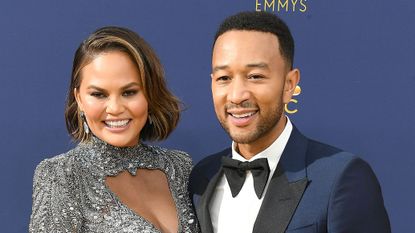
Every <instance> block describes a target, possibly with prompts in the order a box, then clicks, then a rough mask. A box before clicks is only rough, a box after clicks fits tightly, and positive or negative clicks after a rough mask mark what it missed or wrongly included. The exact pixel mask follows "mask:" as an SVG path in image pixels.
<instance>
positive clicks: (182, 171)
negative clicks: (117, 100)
mask: <svg viewBox="0 0 415 233" xmlns="http://www.w3.org/2000/svg"><path fill="white" fill-rule="evenodd" d="M191 166H192V163H191V158H190V157H189V155H187V154H186V153H184V152H181V151H176V150H166V149H164V148H161V147H157V146H149V145H145V144H139V145H138V146H135V147H129V148H119V147H114V146H111V145H109V144H107V143H105V142H103V141H101V140H99V139H97V138H95V137H93V138H92V140H91V142H89V143H80V144H79V145H78V146H77V147H76V148H74V149H73V150H70V151H69V152H67V153H65V154H62V155H58V156H56V157H53V158H51V159H46V160H44V161H42V162H41V163H40V164H39V165H38V167H37V168H36V171H35V175H34V181H33V182H34V183H33V207H32V215H31V219H30V225H29V232H32V233H34V232H47V233H53V232H99V233H104V232H105V233H115V232H117V233H118V232H128V233H132V232H148V233H150V232H151V233H153V232H160V231H159V230H158V229H157V228H156V227H155V226H154V225H152V224H151V223H150V222H148V221H146V220H145V219H144V218H142V217H141V216H139V215H137V214H136V213H135V212H133V211H132V210H131V209H129V208H128V207H127V206H126V205H124V204H123V203H121V201H120V200H119V199H118V198H117V196H116V195H115V194H113V193H112V192H111V191H110V190H109V188H108V187H107V186H106V184H105V177H107V176H114V175H116V174H118V173H119V172H121V171H123V170H128V171H129V172H130V173H131V174H133V175H136V171H137V169H138V168H147V169H160V170H161V171H163V172H164V173H165V174H166V176H167V180H168V183H169V187H170V191H171V193H172V196H173V200H174V202H175V204H176V209H177V213H178V219H179V232H180V233H181V232H189V233H193V232H199V228H198V225H197V221H196V219H195V215H194V212H193V209H192V206H191V203H190V200H189V198H188V192H187V185H188V176H189V173H190V170H191Z"/></svg>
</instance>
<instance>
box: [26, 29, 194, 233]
mask: <svg viewBox="0 0 415 233" xmlns="http://www.w3.org/2000/svg"><path fill="white" fill-rule="evenodd" d="M179 114H180V108H179V101H178V100H177V99H176V97H174V96H173V95H172V94H171V93H170V92H169V91H168V89H167V87H166V83H165V80H164V74H163V70H162V66H161V64H160V61H159V59H158V58H157V56H156V54H155V53H154V51H153V50H152V49H151V48H150V46H149V45H148V44H147V43H146V42H145V41H144V40H143V39H142V38H140V37H139V36H138V35H137V34H136V33H134V32H132V31H130V30H128V29H125V28H119V27H104V28H101V29H99V30H97V31H96V32H94V33H93V34H92V35H91V36H90V37H89V38H87V39H86V40H85V41H84V42H83V43H82V44H81V45H80V46H79V48H78V50H77V51H76V53H75V58H74V63H73V69H72V78H71V84H70V87H69V92H68V98H67V103H66V110H65V117H66V125H67V128H68V131H69V133H70V134H71V135H72V137H73V138H74V139H75V140H77V141H79V142H80V143H79V145H78V146H77V147H76V148H74V149H73V150H70V151H68V152H67V153H64V154H61V155H58V156H56V157H53V158H51V159H46V160H44V161H42V162H41V163H40V164H39V165H38V167H37V168H36V171H35V175H34V185H33V208H32V215H31V220H30V226H29V231H30V232H48V233H49V232H106V233H111V232H169V233H170V232H197V231H198V226H197V222H196V220H195V216H194V213H193V209H192V206H191V202H190V200H189V198H188V195H187V184H188V176H189V173H190V170H191V158H190V157H189V156H188V155H187V154H186V153H184V152H181V151H174V150H166V149H163V148H160V147H157V146H149V145H146V144H143V143H142V141H143V140H162V139H165V138H166V137H167V136H168V135H169V134H170V133H171V131H172V130H173V129H174V128H175V127H176V124H177V122H178V120H179Z"/></svg>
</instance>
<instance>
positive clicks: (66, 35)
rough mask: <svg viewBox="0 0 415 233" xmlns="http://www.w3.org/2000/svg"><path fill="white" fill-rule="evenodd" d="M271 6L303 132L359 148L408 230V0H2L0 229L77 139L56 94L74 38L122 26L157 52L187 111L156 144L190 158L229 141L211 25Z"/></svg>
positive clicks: (411, 115)
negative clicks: (295, 73) (295, 81)
mask: <svg viewBox="0 0 415 233" xmlns="http://www.w3.org/2000/svg"><path fill="white" fill-rule="evenodd" d="M246 10H251V11H255V10H256V11H267V12H272V13H273V14H277V15H279V16H281V17H282V18H283V19H284V20H285V21H286V22H287V24H288V25H289V27H290V28H291V31H292V33H293V36H294V39H295V42H296V51H295V58H294V61H295V62H294V66H295V67H298V68H299V69H300V71H301V81H300V84H299V87H298V88H297V90H296V96H295V97H293V99H292V100H291V102H290V103H289V105H288V106H286V111H287V112H289V114H288V115H289V117H290V119H291V120H292V121H293V122H294V123H295V124H296V126H297V127H299V128H300V129H301V130H302V131H303V132H304V133H305V134H306V135H308V136H310V137H312V138H315V139H318V140H320V141H324V142H327V143H329V144H332V145H335V146H337V147H339V148H342V149H345V150H347V151H350V152H352V153H354V154H358V155H359V156H361V157H362V158H363V159H365V160H366V161H367V162H368V163H369V164H370V165H371V166H372V167H373V169H374V170H375V172H376V174H377V177H378V179H379V182H380V183H381V186H382V191H383V196H384V200H385V205H386V208H387V210H388V213H389V217H390V220H391V225H392V230H393V232H397V233H408V232H415V223H414V213H413V210H414V209H415V183H414V179H415V171H414V169H415V91H414V88H415V43H414V41H415V29H414V26H413V24H414V22H415V2H414V1H411V0H395V1H386V0H381V1H358V0H352V1H333V0H318V1H317V0H239V1H225V0H222V1H220V0H209V1H207V0H200V1H194V0H193V1H190V0H183V1H139V0H124V1H110V0H89V1H85V0H71V1H52V0H38V1H19V0H18V1H1V2H0V26H1V27H0V28H1V34H0V72H1V73H0V74H1V85H0V106H1V114H0V122H2V125H3V127H2V129H1V130H0V135H1V136H0V138H1V140H0V148H1V150H2V151H1V155H2V156H1V163H0V172H1V174H0V181H1V192H0V202H1V205H0V206H1V208H0V222H1V224H0V225H1V230H0V231H1V232H5V233H6V232H7V233H9V232H10V233H20V232H27V230H28V223H29V217H30V213H31V194H32V177H33V172H34V169H35V167H36V165H37V164H38V163H39V162H40V161H41V160H43V159H44V158H47V157H51V156H54V155H57V154H59V153H62V152H65V151H67V150H68V149H70V148H72V147H73V146H74V145H73V143H71V139H70V137H69V136H68V133H67V131H66V128H65V122H64V103H65V98H66V94H67V87H68V85H69V78H70V72H71V66H72V59H73V54H74V52H75V49H76V48H77V47H78V45H79V44H80V42H81V41H82V40H83V39H84V38H86V37H87V36H88V35H89V34H90V33H91V32H92V31H94V30H95V29H97V28H99V27H102V26H105V25H117V26H123V27H128V28H130V29H132V30H134V31H136V32H138V33H139V34H140V35H141V36H143V37H144V38H145V39H146V40H147V41H148V42H149V43H150V44H151V45H152V47H153V48H154V49H155V51H156V52H157V54H158V55H159V57H160V59H161V61H162V63H163V65H164V68H165V72H166V77H167V81H168V84H169V87H170V88H171V90H172V91H173V92H174V93H175V94H176V95H177V96H178V97H179V98H180V99H181V100H182V101H183V103H184V104H185V110H184V111H183V114H182V119H181V121H180V124H179V126H178V128H177V129H176V130H175V131H174V133H173V134H172V135H171V136H170V138H169V139H168V140H166V141H163V142H161V143H160V144H161V145H163V146H165V147H169V148H176V149H180V150H184V151H187V152H189V153H190V154H191V155H192V157H193V160H194V162H197V161H199V160H200V159H201V158H203V157H204V156H206V155H208V154H210V153H214V152H217V151H219V150H221V149H222V148H225V147H227V146H229V144H230V139H229V138H228V137H227V136H226V133H225V132H224V131H223V130H222V128H221V127H220V125H219V123H218V121H217V119H216V116H215V113H214V110H213V106H212V98H211V91H210V82H211V79H210V72H211V68H210V59H211V49H212V41H213V36H214V33H215V30H216V28H217V27H218V24H219V23H220V22H221V21H222V20H223V19H224V18H225V17H227V16H229V15H231V14H234V13H236V12H239V11H246Z"/></svg>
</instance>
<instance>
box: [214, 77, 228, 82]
mask: <svg viewBox="0 0 415 233" xmlns="http://www.w3.org/2000/svg"><path fill="white" fill-rule="evenodd" d="M230 79H231V78H230V77H229V76H220V77H218V78H216V81H219V82H224V81H228V80H230Z"/></svg>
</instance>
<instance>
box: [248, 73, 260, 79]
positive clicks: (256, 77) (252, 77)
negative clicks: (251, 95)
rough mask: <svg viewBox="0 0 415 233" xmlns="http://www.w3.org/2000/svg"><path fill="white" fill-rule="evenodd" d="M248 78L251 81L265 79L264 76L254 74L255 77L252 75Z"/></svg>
mask: <svg viewBox="0 0 415 233" xmlns="http://www.w3.org/2000/svg"><path fill="white" fill-rule="evenodd" d="M248 78H249V79H263V78H264V77H263V76H262V75H258V74H253V75H250V76H249V77H248Z"/></svg>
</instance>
